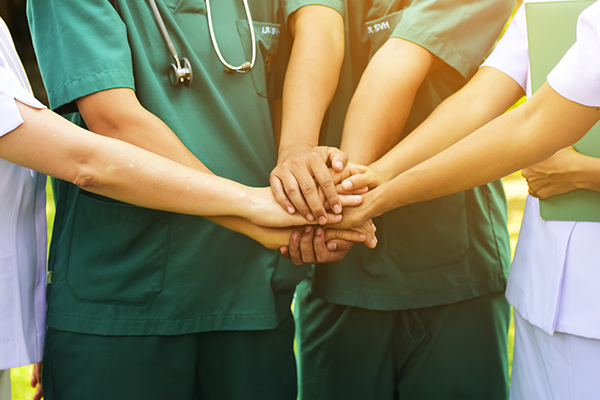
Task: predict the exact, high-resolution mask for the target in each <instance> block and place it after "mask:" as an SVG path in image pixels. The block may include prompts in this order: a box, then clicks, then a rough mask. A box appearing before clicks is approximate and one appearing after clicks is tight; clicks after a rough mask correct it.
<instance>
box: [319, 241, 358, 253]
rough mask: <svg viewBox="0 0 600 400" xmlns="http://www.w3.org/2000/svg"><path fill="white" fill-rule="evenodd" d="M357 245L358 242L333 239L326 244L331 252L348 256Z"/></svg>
mask: <svg viewBox="0 0 600 400" xmlns="http://www.w3.org/2000/svg"><path fill="white" fill-rule="evenodd" d="M355 244H356V242H348V241H347V240H341V239H332V240H328V241H326V242H325V245H326V246H327V249H328V250H329V251H331V252H337V253H343V254H346V253H347V252H348V251H349V250H350V249H351V248H352V247H354V245H355Z"/></svg>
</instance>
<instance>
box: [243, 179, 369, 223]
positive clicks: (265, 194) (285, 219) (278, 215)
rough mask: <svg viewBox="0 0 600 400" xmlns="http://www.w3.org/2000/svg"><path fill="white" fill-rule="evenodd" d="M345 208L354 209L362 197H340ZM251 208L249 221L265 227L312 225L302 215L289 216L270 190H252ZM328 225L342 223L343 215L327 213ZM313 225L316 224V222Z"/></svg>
mask: <svg viewBox="0 0 600 400" xmlns="http://www.w3.org/2000/svg"><path fill="white" fill-rule="evenodd" d="M338 199H339V201H340V203H341V204H342V206H343V207H354V206H358V205H360V204H361V203H362V196H360V195H338ZM248 200H249V202H250V206H249V207H248V213H249V215H248V217H247V219H248V220H249V221H250V222H252V223H254V224H256V225H261V226H265V227H273V228H283V227H289V226H300V225H307V224H311V221H308V220H306V219H305V218H304V217H303V216H302V215H300V214H289V213H287V212H286V211H285V210H284V209H283V208H281V207H280V205H279V204H278V203H277V201H276V200H275V198H274V196H273V194H272V192H271V190H270V189H269V188H250V192H249V194H248ZM325 217H326V218H327V219H326V223H328V224H335V223H338V222H340V221H341V219H342V215H341V214H333V213H330V212H326V214H325ZM312 223H315V222H314V221H313V222H312Z"/></svg>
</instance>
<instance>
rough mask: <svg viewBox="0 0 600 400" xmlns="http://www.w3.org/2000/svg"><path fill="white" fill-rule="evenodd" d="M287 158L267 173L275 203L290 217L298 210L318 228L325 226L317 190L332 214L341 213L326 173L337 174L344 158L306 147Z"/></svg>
mask: <svg viewBox="0 0 600 400" xmlns="http://www.w3.org/2000/svg"><path fill="white" fill-rule="evenodd" d="M288 154H289V155H288V156H284V157H283V158H281V161H280V162H279V163H278V165H277V166H276V167H275V169H273V171H272V172H271V189H272V191H273V195H274V196H275V199H276V200H277V202H278V203H279V204H280V205H281V207H282V208H283V209H285V210H287V211H288V212H289V213H290V214H293V213H295V212H296V210H298V212H299V213H300V214H301V215H303V216H304V218H306V219H307V220H308V221H314V220H317V221H318V222H319V223H320V224H321V225H325V224H327V216H326V212H325V208H324V207H323V200H322V199H321V196H320V194H319V190H318V189H321V191H322V193H323V195H324V196H325V200H326V201H327V202H328V203H329V205H330V206H331V210H332V211H333V212H334V213H336V214H339V213H341V212H342V206H343V205H342V201H341V199H340V198H339V196H338V193H337V191H336V189H335V185H334V182H333V180H332V178H331V175H330V173H329V166H331V167H332V168H333V170H334V171H337V172H341V171H342V170H343V169H344V167H345V166H346V163H347V162H348V156H347V155H346V154H345V153H344V152H342V151H341V150H338V149H336V148H333V147H325V146H320V147H312V146H310V145H301V146H297V147H296V148H294V149H293V151H288ZM317 185H318V186H317Z"/></svg>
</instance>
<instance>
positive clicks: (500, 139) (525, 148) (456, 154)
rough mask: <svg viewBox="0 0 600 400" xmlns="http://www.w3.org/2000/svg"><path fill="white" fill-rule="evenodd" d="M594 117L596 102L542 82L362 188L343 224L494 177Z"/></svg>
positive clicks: (554, 145) (565, 139) (561, 142)
mask: <svg viewBox="0 0 600 400" xmlns="http://www.w3.org/2000/svg"><path fill="white" fill-rule="evenodd" d="M598 119H600V108H598V107H588V106H584V105H581V104H579V103H576V102H573V101H570V100H568V99H566V98H564V97H562V96H561V95H559V94H558V93H557V92H555V91H554V90H553V89H552V88H551V87H550V85H549V84H548V83H545V84H544V85H543V86H542V87H541V88H540V89H539V90H538V91H537V92H536V93H535V94H534V95H533V96H532V97H531V98H530V99H529V100H528V101H527V102H525V104H523V105H521V106H519V107H517V108H516V109H514V110H512V111H510V112H508V113H506V114H504V115H502V116H500V117H498V118H496V119H495V120H493V121H491V122H490V123H488V124H486V125H484V126H483V127H482V128H480V129H478V130H477V131H475V132H474V133H473V134H471V135H469V136H467V137H466V138H465V139H463V140H461V141H459V142H458V143H456V144H455V145H453V146H451V147H449V148H448V149H446V150H444V151H443V152H441V153H439V154H438V155H436V156H434V157H432V158H430V159H429V160H427V161H424V162H423V163H421V164H419V165H417V166H415V167H413V168H411V169H409V170H408V171H406V172H404V173H402V174H400V175H398V176H397V177H396V178H394V179H392V180H390V181H389V182H385V183H383V184H381V185H380V186H379V187H377V188H376V189H374V190H373V191H370V192H367V193H366V194H365V195H363V197H364V198H365V201H364V203H363V205H361V206H359V207H356V208H348V209H346V210H344V220H343V224H350V225H352V224H356V223H358V222H361V221H364V220H366V219H367V218H372V217H373V216H377V215H381V214H382V213H384V212H386V211H388V210H392V209H394V208H397V207H401V206H404V205H407V204H411V203H415V202H420V201H426V200H431V199H434V198H437V197H441V196H445V195H448V194H451V193H456V192H460V191H463V190H467V189H470V188H473V187H475V186H479V185H482V184H484V183H487V182H490V181H493V180H496V179H499V178H501V177H503V176H505V175H507V174H509V173H512V172H514V171H516V170H518V169H520V168H524V167H526V166H528V165H531V164H534V163H537V162H540V161H542V160H545V159H546V158H548V157H550V156H551V155H552V154H553V153H554V152H556V151H557V150H559V149H561V148H563V147H566V146H569V145H571V144H573V143H575V142H576V141H577V140H579V139H580V138H581V137H583V135H585V133H586V132H587V131H588V130H589V129H590V128H591V127H592V126H593V125H594V124H595V123H596V122H597V121H598Z"/></svg>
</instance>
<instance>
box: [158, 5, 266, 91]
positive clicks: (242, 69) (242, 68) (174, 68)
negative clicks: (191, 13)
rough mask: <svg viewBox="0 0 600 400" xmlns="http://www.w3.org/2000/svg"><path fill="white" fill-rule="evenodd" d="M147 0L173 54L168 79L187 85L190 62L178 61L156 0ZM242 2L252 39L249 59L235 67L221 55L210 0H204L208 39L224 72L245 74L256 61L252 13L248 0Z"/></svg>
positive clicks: (175, 84)
mask: <svg viewBox="0 0 600 400" xmlns="http://www.w3.org/2000/svg"><path fill="white" fill-rule="evenodd" d="M148 1H149V2H150V8H151V9H152V13H153V14H154V18H155V20H156V24H157V25H158V29H159V30H160V33H161V36H162V37H163V40H164V41H165V44H166V45H167V47H168V49H169V52H171V55H172V56H173V59H174V60H175V64H171V66H170V68H169V79H170V80H171V83H172V84H173V85H174V86H179V85H180V84H183V85H184V86H186V87H189V86H190V85H191V84H192V77H193V75H192V67H191V64H190V62H189V60H188V59H187V58H185V57H183V58H181V61H180V59H179V55H178V54H177V50H176V49H175V46H174V45H173V41H172V40H171V37H170V35H169V32H168V31H167V27H166V26H165V22H164V21H163V19H162V17H161V15H160V11H159V10H158V7H157V6H156V1H155V0H148ZM242 2H243V3H244V10H245V12H246V20H247V21H248V28H249V29H250V38H251V40H252V58H251V61H245V62H244V63H243V64H241V65H239V66H237V67H235V66H233V65H231V64H229V63H228V62H227V61H226V60H225V58H224V57H223V54H221V49H220V48H219V43H218V42H217V38H216V35H215V31H214V27H213V21H212V13H211V9H210V0H205V3H206V17H207V20H208V32H209V36H210V40H211V42H212V45H213V49H214V50H215V53H216V54H217V57H218V58H219V61H220V62H221V64H223V66H224V67H225V71H226V72H231V73H233V72H237V73H240V74H245V73H246V72H248V71H250V70H251V69H252V68H254V64H255V63H256V47H257V44H256V35H255V32H254V23H253V21H252V14H251V13H250V7H249V6H248V0H242ZM182 62H183V66H182V65H181V63H182Z"/></svg>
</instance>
